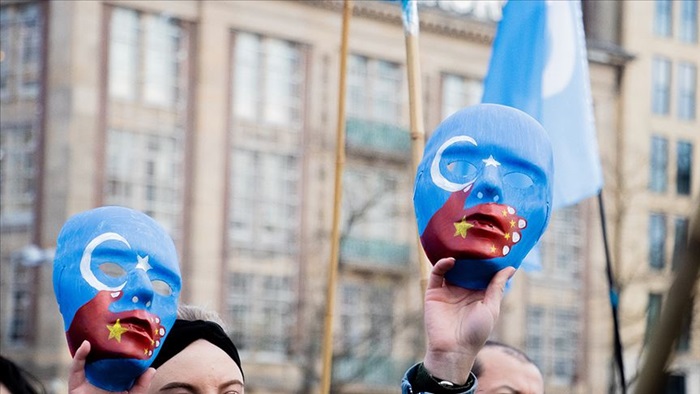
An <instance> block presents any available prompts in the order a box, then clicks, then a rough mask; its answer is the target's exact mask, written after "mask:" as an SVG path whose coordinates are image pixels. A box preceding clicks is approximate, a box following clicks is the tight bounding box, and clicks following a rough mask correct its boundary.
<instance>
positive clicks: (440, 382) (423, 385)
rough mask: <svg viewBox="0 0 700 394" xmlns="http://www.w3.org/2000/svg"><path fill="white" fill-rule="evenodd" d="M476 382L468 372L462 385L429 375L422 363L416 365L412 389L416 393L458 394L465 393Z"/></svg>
mask: <svg viewBox="0 0 700 394" xmlns="http://www.w3.org/2000/svg"><path fill="white" fill-rule="evenodd" d="M475 384H476V377H475V376H474V374H473V373H471V372H469V378H468V379H467V382H466V383H465V384H464V385H459V384H457V383H454V382H450V381H449V380H444V379H440V378H437V377H435V376H433V375H431V374H430V373H429V372H428V370H427V369H425V366H423V363H420V364H419V365H418V370H417V371H416V376H415V378H414V380H413V384H412V386H413V391H414V392H416V393H422V392H425V393H433V394H459V393H466V392H467V391H469V390H471V389H472V388H473V387H474V385H475Z"/></svg>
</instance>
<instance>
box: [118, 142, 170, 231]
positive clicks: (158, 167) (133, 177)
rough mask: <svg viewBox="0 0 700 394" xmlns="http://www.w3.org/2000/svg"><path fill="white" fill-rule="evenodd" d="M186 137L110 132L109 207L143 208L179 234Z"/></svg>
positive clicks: (168, 228) (166, 227)
mask: <svg viewBox="0 0 700 394" xmlns="http://www.w3.org/2000/svg"><path fill="white" fill-rule="evenodd" d="M183 144H184V141H183V136H182V135H178V134H175V135H158V134H149V133H141V132H132V131H125V130H117V129H110V130H109V132H108V133H107V173H106V175H107V185H106V188H107V190H106V198H107V201H108V203H109V204H116V205H124V206H129V207H135V209H141V210H143V211H144V212H146V213H147V214H148V215H149V216H152V217H153V218H154V219H156V220H158V222H159V223H161V225H163V227H164V228H165V229H166V230H168V231H170V233H171V235H172V234H173V233H176V234H177V233H178V232H177V230H179V227H180V217H181V212H182V211H181V209H182V198H183V196H182V193H183V182H182V173H183V168H184V164H183V162H182V160H183V159H184V157H183V150H184V147H183Z"/></svg>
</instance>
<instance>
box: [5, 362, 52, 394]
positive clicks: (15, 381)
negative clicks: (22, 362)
mask: <svg viewBox="0 0 700 394" xmlns="http://www.w3.org/2000/svg"><path fill="white" fill-rule="evenodd" d="M45 392H46V390H45V389H44V386H42V385H41V382H39V380H38V379H37V378H36V377H34V376H33V375H32V374H30V373H29V372H27V371H26V370H24V369H23V368H21V367H20V366H18V365H17V364H15V363H14V362H13V361H12V360H9V359H7V358H5V357H3V356H0V394H39V393H45Z"/></svg>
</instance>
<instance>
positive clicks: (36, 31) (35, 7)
mask: <svg viewBox="0 0 700 394" xmlns="http://www.w3.org/2000/svg"><path fill="white" fill-rule="evenodd" d="M43 30H44V19H43V7H42V5H41V4H40V3H39V2H27V3H18V4H9V5H3V6H2V7H0V51H1V52H2V56H1V57H0V59H1V60H0V61H1V64H2V66H0V97H1V98H2V99H3V100H8V99H10V98H11V97H12V98H21V99H34V98H36V96H37V95H38V93H39V84H40V79H41V67H42V62H43V59H42V58H41V48H42V45H43V43H42V36H43Z"/></svg>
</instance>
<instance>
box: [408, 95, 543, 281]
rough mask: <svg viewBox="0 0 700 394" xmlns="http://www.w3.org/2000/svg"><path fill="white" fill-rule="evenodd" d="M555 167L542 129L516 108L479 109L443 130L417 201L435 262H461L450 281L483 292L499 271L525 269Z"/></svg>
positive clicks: (426, 162)
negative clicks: (444, 260) (452, 259)
mask: <svg viewBox="0 0 700 394" xmlns="http://www.w3.org/2000/svg"><path fill="white" fill-rule="evenodd" d="M552 163H553V159H552V148H551V144H550V142H549V139H548V136H547V133H546V132H545V130H544V129H543V128H542V126H541V125H540V124H539V123H538V122H537V121H536V120H534V119H533V118H532V117H530V116H529V115H527V114H526V113H524V112H522V111H520V110H517V109H515V108H511V107H506V106H502V105H496V104H480V105H475V106H472V107H468V108H465V109H462V110H461V111H459V112H457V113H455V114H454V115H452V116H450V117H449V118H447V119H446V120H444V121H443V122H442V123H441V124H440V125H439V126H438V128H437V129H436V130H435V132H434V133H433V134H432V136H431V137H430V139H429V140H428V143H427V144H426V148H425V153H424V155H423V160H422V161H421V163H420V164H419V166H418V171H417V175H416V183H415V190H414V196H413V202H414V208H415V212H416V219H417V223H418V232H419V234H420V239H421V244H422V245H423V248H424V250H425V252H426V254H427V256H428V259H429V260H430V261H431V263H432V264H435V263H436V262H437V261H438V260H439V259H441V258H443V257H454V258H455V259H456V264H455V266H454V268H452V269H451V270H450V271H449V272H448V273H447V274H446V275H445V278H446V279H447V280H448V281H450V282H452V283H454V284H456V285H458V286H461V287H464V288H468V289H485V288H486V287H487V285H488V283H489V281H490V280H491V278H492V277H493V275H495V274H496V272H498V271H500V270H501V269H503V268H505V267H507V266H511V267H514V268H516V269H517V268H518V267H519V266H520V263H521V262H522V260H523V258H525V256H526V255H527V254H528V252H529V251H530V250H531V249H532V247H533V246H534V245H535V244H536V243H537V241H538V240H539V239H540V237H541V236H542V234H543V233H544V230H545V228H546V227H547V223H548V221H549V215H550V211H551V203H552V188H551V182H552V179H553V164H552Z"/></svg>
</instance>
